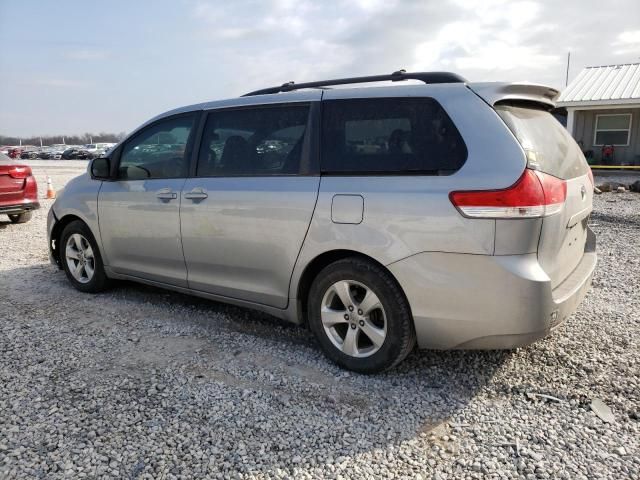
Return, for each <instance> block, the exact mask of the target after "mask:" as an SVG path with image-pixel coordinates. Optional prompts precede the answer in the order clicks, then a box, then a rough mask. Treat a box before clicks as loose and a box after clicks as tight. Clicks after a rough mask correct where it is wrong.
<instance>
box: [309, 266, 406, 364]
mask: <svg viewBox="0 0 640 480" xmlns="http://www.w3.org/2000/svg"><path fill="white" fill-rule="evenodd" d="M343 299H347V300H346V302H345V301H343ZM349 302H350V303H351V305H346V303H349ZM360 306H362V310H361V309H360V308H359V307H360ZM349 307H352V308H353V310H350V309H349ZM308 312H309V313H308V320H309V328H310V329H311V331H312V332H313V333H314V335H315V336H316V338H317V339H318V342H319V343H320V346H321V347H322V350H323V351H324V353H325V354H326V355H327V357H329V358H330V359H331V360H333V361H334V362H335V363H337V364H338V365H340V366H341V367H343V368H346V369H349V370H353V371H355V372H359V373H377V372H381V371H383V370H387V369H390V368H392V367H394V366H396V365H398V364H399V363H400V362H401V361H402V360H404V359H405V357H406V356H407V355H408V354H409V353H410V352H411V350H412V349H413V347H414V346H415V344H416V333H415V329H414V325H413V317H412V316H411V309H410V308H409V303H408V302H407V299H406V297H405V295H404V292H403V291H402V289H401V288H400V286H399V285H398V283H397V282H396V280H395V279H394V278H393V277H392V276H391V274H390V273H389V272H387V271H386V270H385V269H384V268H382V267H380V266H379V265H376V264H375V263H373V262H370V261H368V260H365V259H361V258H357V257H349V258H346V259H343V260H339V261H337V262H335V263H332V264H330V265H328V266H327V267H325V268H324V269H323V270H322V271H321V272H320V273H319V274H318V275H317V276H316V278H315V279H314V281H313V284H312V285H311V289H310V291H309V299H308ZM367 312H368V313H367ZM323 318H324V320H323Z"/></svg>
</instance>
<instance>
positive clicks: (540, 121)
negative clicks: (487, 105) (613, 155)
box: [495, 105, 589, 179]
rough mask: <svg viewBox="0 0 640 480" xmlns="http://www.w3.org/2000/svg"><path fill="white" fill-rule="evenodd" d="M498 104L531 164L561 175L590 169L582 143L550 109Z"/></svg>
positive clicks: (543, 170) (576, 173) (528, 162)
mask: <svg viewBox="0 0 640 480" xmlns="http://www.w3.org/2000/svg"><path fill="white" fill-rule="evenodd" d="M495 108H496V111H497V112H498V115H500V117H502V119H503V120H504V122H505V123H506V124H507V126H508V127H509V129H510V130H511V131H512V132H513V134H514V135H515V137H516V138H517V139H518V142H520V145H521V146H522V149H523V150H524V152H525V155H526V156H527V164H528V166H529V168H533V169H534V170H540V171H541V172H544V173H548V174H549V175H553V176H554V177H558V178H562V179H569V178H575V177H579V176H582V175H584V174H586V173H587V170H588V169H589V166H588V165H587V162H586V160H585V159H584V155H583V154H582V151H581V150H580V147H579V146H578V144H577V143H576V142H575V141H574V139H573V138H572V137H571V135H569V132H567V130H566V129H565V128H564V127H563V126H562V125H561V124H560V122H558V121H557V120H556V119H555V118H554V117H553V115H551V114H550V113H549V112H547V111H545V110H541V109H537V108H529V107H520V106H515V105H497V106H496V107H495Z"/></svg>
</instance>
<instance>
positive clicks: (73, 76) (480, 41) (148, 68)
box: [0, 0, 640, 136]
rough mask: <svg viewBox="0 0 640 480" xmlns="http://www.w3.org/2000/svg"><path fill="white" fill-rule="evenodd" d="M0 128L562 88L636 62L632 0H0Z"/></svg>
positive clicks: (103, 127) (71, 127)
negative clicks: (333, 90) (351, 81)
mask: <svg viewBox="0 0 640 480" xmlns="http://www.w3.org/2000/svg"><path fill="white" fill-rule="evenodd" d="M0 25H2V26H1V28H0V135H11V136H31V135H54V134H66V135H71V134H82V133H85V132H92V133H98V132H113V133H116V132H126V131H131V130H133V129H134V128H135V127H137V126H138V125H139V124H141V123H143V122H144V121H146V120H147V119H149V118H151V117H153V116H155V115H156V114H158V113H161V112H164V111H166V110H169V109H171V108H174V107H178V106H182V105H187V104H192V103H199V102H202V101H207V100H215V99H222V98H229V97H234V96H238V95H241V94H243V93H246V92H248V91H251V90H255V89H258V88H261V87H266V86H272V85H279V84H281V83H284V82H286V81H289V80H295V81H296V82H303V81H311V80H319V79H326V78H334V77H343V76H357V75H368V74H380V73H391V72H393V71H395V70H398V69H400V68H404V69H406V70H407V71H430V70H448V71H454V72H457V73H459V74H461V75H462V76H464V77H466V78H467V79H469V80H470V81H530V82H536V83H543V84H547V85H550V86H553V87H556V88H562V87H564V83H565V73H566V62H567V52H568V51H571V68H570V74H569V78H570V79H571V78H574V77H575V76H576V75H577V74H578V73H579V71H580V70H581V69H582V68H583V67H584V66H587V65H607V64H614V63H630V62H639V61H640V1H638V0H608V1H607V2H602V1H601V0H565V1H562V0H540V1H529V0H524V1H519V0H518V1H505V0H482V1H480V0H437V1H434V0H421V1H417V0H336V1H329V0H327V1H316V2H312V1H307V0H263V1H254V0H248V1H245V0H226V1H213V0H212V1H206V0H173V1H165V0H155V1H149V2H147V1H145V2H141V1H135V0H127V1H123V0H111V1H108V2H93V1H81V0H75V1H72V0H56V1H45V0H41V1H36V0H0Z"/></svg>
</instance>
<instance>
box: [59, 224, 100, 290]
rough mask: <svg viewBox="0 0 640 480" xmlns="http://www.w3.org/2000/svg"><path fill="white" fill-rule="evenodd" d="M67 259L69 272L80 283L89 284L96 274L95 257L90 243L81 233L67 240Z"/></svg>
mask: <svg viewBox="0 0 640 480" xmlns="http://www.w3.org/2000/svg"><path fill="white" fill-rule="evenodd" d="M65 258H66V261H67V266H68V267H69V272H71V275H73V278H75V279H76V280H77V281H78V282H80V283H89V282H90V281H91V279H92V278H93V275H94V273H95V268H96V264H95V257H94V255H93V249H92V248H91V244H90V243H89V241H88V240H87V239H86V238H85V237H84V236H82V235H81V234H79V233H74V234H72V235H71V236H69V238H68V239H67V245H66V246H65Z"/></svg>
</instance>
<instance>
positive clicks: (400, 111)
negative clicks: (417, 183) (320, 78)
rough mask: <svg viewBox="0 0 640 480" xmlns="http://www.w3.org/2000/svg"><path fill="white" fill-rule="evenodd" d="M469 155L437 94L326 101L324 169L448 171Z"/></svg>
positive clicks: (452, 170) (456, 168) (400, 171)
mask: <svg viewBox="0 0 640 480" xmlns="http://www.w3.org/2000/svg"><path fill="white" fill-rule="evenodd" d="M466 159H467V148H466V146H465V144H464V141H463V140H462V137H461V136H460V133H459V132H458V130H457V129H456V127H455V125H454V124H453V122H452V121H451V119H450V118H449V116H448V115H447V114H446V112H445V111H444V110H443V108H442V107H441V106H440V105H439V104H438V103H437V102H436V101H435V100H433V99H430V98H369V99H354V100H329V101H326V102H323V114H322V167H321V168H322V171H323V172H327V173H355V174H357V173H373V174H375V173H378V172H379V173H400V174H402V173H422V174H434V175H447V174H451V173H454V172H455V171H457V170H458V169H460V167H462V165H463V164H464V162H465V160H466Z"/></svg>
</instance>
